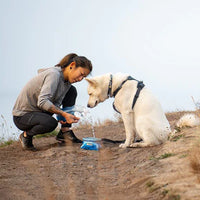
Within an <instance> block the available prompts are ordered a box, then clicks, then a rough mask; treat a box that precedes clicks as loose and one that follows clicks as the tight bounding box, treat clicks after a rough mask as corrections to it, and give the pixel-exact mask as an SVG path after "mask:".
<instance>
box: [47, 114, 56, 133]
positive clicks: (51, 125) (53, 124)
mask: <svg viewBox="0 0 200 200" xmlns="http://www.w3.org/2000/svg"><path fill="white" fill-rule="evenodd" d="M45 125H46V127H47V129H48V130H47V131H48V132H51V131H53V130H54V129H55V128H56V127H57V126H58V121H57V120H56V119H55V118H53V117H49V118H48V119H47V121H46V122H45Z"/></svg>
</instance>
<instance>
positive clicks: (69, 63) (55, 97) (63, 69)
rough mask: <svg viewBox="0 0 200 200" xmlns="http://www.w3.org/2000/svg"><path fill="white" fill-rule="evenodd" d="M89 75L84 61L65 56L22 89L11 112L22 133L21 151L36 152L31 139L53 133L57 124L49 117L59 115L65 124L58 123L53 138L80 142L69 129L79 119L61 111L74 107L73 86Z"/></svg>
mask: <svg viewBox="0 0 200 200" xmlns="http://www.w3.org/2000/svg"><path fill="white" fill-rule="evenodd" d="M91 71H92V64H91V62H90V60H88V59H87V58H86V57H83V56H78V55H76V54H74V53H71V54H68V55H66V56H65V57H64V58H63V59H62V60H61V61H60V63H58V64H57V65H56V66H55V67H50V68H47V69H43V70H39V73H38V75H37V76H35V77H34V78H32V79H31V80H30V81H29V82H28V83H27V84H26V85H25V87H24V88H23V89H22V91H21V93H20V94H19V96H18V98H17V100H16V103H15V105H14V108H13V121H14V123H15V125H16V126H17V128H19V129H20V130H22V131H24V132H23V133H22V134H21V135H20V142H21V144H22V147H23V148H24V149H26V150H35V147H34V146H33V142H32V139H33V136H34V135H37V134H44V133H47V132H51V131H53V130H54V129H55V128H56V127H57V125H58V122H57V120H56V119H55V118H53V117H52V115H53V114H58V115H61V116H62V117H64V119H65V120H63V121H60V123H61V124H62V125H61V130H60V132H59V133H58V135H57V136H56V139H57V140H59V141H62V142H63V141H65V139H68V140H71V141H72V142H81V140H79V139H78V138H76V136H75V135H74V133H73V131H72V130H70V129H69V128H70V127H71V124H72V123H77V122H78V120H79V118H78V117H76V116H74V115H71V114H68V113H66V112H64V111H63V110H62V109H61V108H60V106H61V105H62V107H63V108H65V107H70V106H73V105H74V104H75V101H76V96H77V91H76V88H75V87H74V86H72V85H71V84H72V83H75V82H79V81H81V80H82V79H83V78H84V77H86V76H87V75H88V74H89V73H90V72H91Z"/></svg>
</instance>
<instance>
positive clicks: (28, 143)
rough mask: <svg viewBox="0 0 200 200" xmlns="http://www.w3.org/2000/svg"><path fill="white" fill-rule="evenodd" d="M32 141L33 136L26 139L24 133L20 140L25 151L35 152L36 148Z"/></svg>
mask: <svg viewBox="0 0 200 200" xmlns="http://www.w3.org/2000/svg"><path fill="white" fill-rule="evenodd" d="M32 139H33V137H32V136H27V137H24V132H23V133H22V134H20V136H19V140H20V142H21V145H22V148H23V149H25V150H31V151H35V150H36V148H35V147H34V146H33V143H32Z"/></svg>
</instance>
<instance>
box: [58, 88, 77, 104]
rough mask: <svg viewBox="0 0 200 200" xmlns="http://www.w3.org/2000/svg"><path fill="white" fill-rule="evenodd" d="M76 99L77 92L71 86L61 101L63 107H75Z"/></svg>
mask: <svg viewBox="0 0 200 200" xmlns="http://www.w3.org/2000/svg"><path fill="white" fill-rule="evenodd" d="M76 97H77V90H76V88H75V87H74V86H73V85H72V86H71V87H70V89H69V90H68V92H67V93H66V95H65V97H64V99H63V101H62V105H63V107H71V106H73V105H75V103H76Z"/></svg>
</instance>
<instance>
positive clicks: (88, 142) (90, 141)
mask: <svg viewBox="0 0 200 200" xmlns="http://www.w3.org/2000/svg"><path fill="white" fill-rule="evenodd" d="M100 142H101V139H100V138H95V137H87V138H83V144H82V146H81V149H86V150H96V151H98V150H99V149H100V148H101V145H100Z"/></svg>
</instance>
